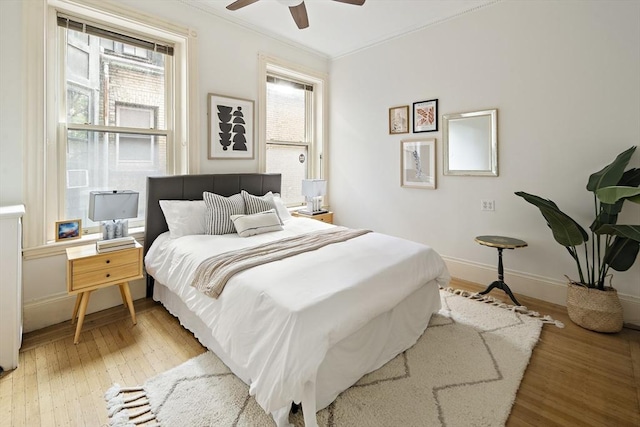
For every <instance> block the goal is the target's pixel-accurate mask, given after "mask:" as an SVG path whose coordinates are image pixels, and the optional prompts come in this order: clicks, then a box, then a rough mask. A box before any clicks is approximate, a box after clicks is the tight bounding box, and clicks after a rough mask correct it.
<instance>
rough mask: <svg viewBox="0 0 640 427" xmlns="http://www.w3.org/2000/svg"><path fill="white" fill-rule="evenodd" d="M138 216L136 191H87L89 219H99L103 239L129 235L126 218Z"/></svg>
mask: <svg viewBox="0 0 640 427" xmlns="http://www.w3.org/2000/svg"><path fill="white" fill-rule="evenodd" d="M137 216H138V192H137V191H131V190H120V191H118V190H113V191H92V192H90V193H89V219H90V220H92V221H96V222H98V221H100V231H101V232H102V238H103V240H110V239H115V238H119V237H127V236H128V235H129V221H128V220H127V219H128V218H136V217H137Z"/></svg>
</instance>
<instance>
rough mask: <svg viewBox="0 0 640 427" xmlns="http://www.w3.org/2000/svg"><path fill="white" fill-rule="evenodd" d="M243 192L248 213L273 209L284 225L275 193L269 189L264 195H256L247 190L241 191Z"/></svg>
mask: <svg viewBox="0 0 640 427" xmlns="http://www.w3.org/2000/svg"><path fill="white" fill-rule="evenodd" d="M240 194H242V198H243V199H244V205H245V208H246V212H245V213H246V214H247V215H252V214H257V213H260V212H264V211H268V210H270V209H273V210H274V211H275V213H276V215H277V216H278V221H280V225H282V219H281V218H280V215H278V212H277V211H276V210H275V209H276V204H275V202H274V201H273V193H272V192H271V191H269V192H268V193H267V194H265V195H264V196H254V195H253V194H249V193H247V192H246V191H245V190H242V191H241V192H240Z"/></svg>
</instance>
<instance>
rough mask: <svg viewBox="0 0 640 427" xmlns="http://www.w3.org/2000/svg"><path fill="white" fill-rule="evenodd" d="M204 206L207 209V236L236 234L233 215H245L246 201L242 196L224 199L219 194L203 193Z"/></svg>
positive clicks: (235, 195)
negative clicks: (232, 219)
mask: <svg viewBox="0 0 640 427" xmlns="http://www.w3.org/2000/svg"><path fill="white" fill-rule="evenodd" d="M202 198H203V199H204V204H205V205H206V207H207V215H206V219H205V221H206V222H205V233H206V234H216V235H218V234H231V233H234V232H235V228H234V227H233V222H232V221H231V215H242V214H244V199H243V198H242V195H240V194H234V195H233V196H229V197H224V196H220V195H219V194H214V193H209V192H207V191H205V192H204V193H202Z"/></svg>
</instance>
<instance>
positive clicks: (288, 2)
mask: <svg viewBox="0 0 640 427" xmlns="http://www.w3.org/2000/svg"><path fill="white" fill-rule="evenodd" d="M303 1H304V0H278V2H280V3H282V4H283V5H285V6H287V7H295V6H299V5H300V3H302V2H303Z"/></svg>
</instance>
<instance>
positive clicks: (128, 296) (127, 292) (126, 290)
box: [120, 282, 138, 325]
mask: <svg viewBox="0 0 640 427" xmlns="http://www.w3.org/2000/svg"><path fill="white" fill-rule="evenodd" d="M120 287H121V289H122V290H123V292H124V296H125V299H126V300H127V306H128V307H129V313H131V320H133V324H134V325H135V324H137V323H138V322H137V321H136V310H135V309H134V308H133V301H132V300H131V291H130V290H129V282H124V283H123V284H122V285H120Z"/></svg>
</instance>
